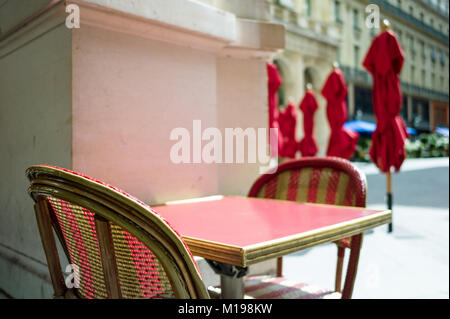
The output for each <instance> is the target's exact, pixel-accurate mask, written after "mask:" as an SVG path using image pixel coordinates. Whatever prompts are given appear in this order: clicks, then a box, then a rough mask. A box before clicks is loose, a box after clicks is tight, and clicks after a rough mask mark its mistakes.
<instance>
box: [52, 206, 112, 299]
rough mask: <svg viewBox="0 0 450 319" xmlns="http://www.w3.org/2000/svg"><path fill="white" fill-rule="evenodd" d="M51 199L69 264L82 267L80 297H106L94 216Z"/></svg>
mask: <svg viewBox="0 0 450 319" xmlns="http://www.w3.org/2000/svg"><path fill="white" fill-rule="evenodd" d="M48 200H49V202H50V204H51V207H52V208H53V211H54V212H55V215H56V217H57V220H58V223H59V226H60V228H61V231H62V234H63V236H64V240H65V242H66V244H67V249H68V252H69V256H70V263H71V264H74V265H76V266H78V267H79V276H80V288H79V289H78V291H79V293H80V295H81V296H82V297H84V298H89V299H91V298H106V297H107V294H106V286H105V280H104V277H103V269H102V264H101V260H100V250H99V246H98V240H97V234H96V232H95V225H94V214H93V213H91V212H89V211H87V210H86V209H83V208H82V207H79V206H76V205H73V204H70V203H68V202H66V201H63V200H60V199H55V198H52V197H48Z"/></svg>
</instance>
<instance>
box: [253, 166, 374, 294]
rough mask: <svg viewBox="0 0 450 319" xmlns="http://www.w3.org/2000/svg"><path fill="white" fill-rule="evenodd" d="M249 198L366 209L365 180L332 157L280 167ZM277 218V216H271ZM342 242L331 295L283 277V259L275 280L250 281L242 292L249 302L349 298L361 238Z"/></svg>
mask: <svg viewBox="0 0 450 319" xmlns="http://www.w3.org/2000/svg"><path fill="white" fill-rule="evenodd" d="M248 196H249V197H259V198H271V199H280V200H289V201H296V202H300V203H306V202H308V203H320V204H333V205H345V206H356V207H365V206H366V179H365V176H364V174H362V173H361V172H360V171H359V170H358V169H357V168H356V167H355V166H354V165H353V164H352V163H350V162H349V161H347V160H344V159H341V158H335V157H324V158H319V157H304V158H300V159H296V160H292V161H288V162H284V163H282V164H280V165H279V167H278V170H277V172H276V174H265V175H262V176H261V177H260V178H258V179H257V180H256V182H255V183H254V184H253V186H252V187H251V189H250V192H249V194H248ZM274 214H276V212H274ZM352 238H353V239H352V240H350V238H345V239H343V240H341V241H339V242H336V244H337V256H338V258H337V266H336V280H335V289H334V291H330V290H323V289H321V288H318V287H312V286H309V285H306V284H303V283H296V282H291V281H286V280H285V279H284V278H283V277H282V259H281V258H278V260H277V277H276V278H268V277H267V276H260V277H249V278H246V281H245V292H246V296H247V297H249V298H270V297H288V298H336V297H337V298H345V299H347V298H351V296H352V292H353V286H354V281H355V276H356V271H357V266H358V260H359V251H360V248H361V242H362V234H361V235H357V236H354V237H352ZM347 248H348V249H350V258H349V263H348V267H347V274H346V279H345V283H344V288H343V289H341V278H342V268H343V261H344V255H345V250H346V249H347Z"/></svg>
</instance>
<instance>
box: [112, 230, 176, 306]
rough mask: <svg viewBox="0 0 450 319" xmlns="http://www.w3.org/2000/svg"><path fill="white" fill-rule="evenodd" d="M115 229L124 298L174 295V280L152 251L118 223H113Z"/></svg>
mask: <svg viewBox="0 0 450 319" xmlns="http://www.w3.org/2000/svg"><path fill="white" fill-rule="evenodd" d="M111 232H112V235H113V242H114V251H115V254H116V261H117V268H118V271H119V278H120V284H121V289H122V295H123V297H124V298H174V295H173V291H172V289H171V286H170V282H169V280H168V278H167V276H166V274H165V272H164V270H163V269H162V267H161V265H160V264H159V263H158V261H157V259H156V258H155V257H154V256H153V254H152V252H151V251H150V250H149V249H148V248H147V247H146V246H145V245H143V244H142V242H141V241H139V240H138V239H137V238H136V237H134V236H132V235H131V234H130V233H128V232H127V231H125V230H123V229H121V228H120V227H119V226H117V225H114V224H111ZM130 269H133V271H130Z"/></svg>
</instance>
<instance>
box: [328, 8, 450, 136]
mask: <svg viewBox="0 0 450 319" xmlns="http://www.w3.org/2000/svg"><path fill="white" fill-rule="evenodd" d="M369 4H375V5H377V6H378V8H379V9H380V13H381V19H384V18H387V19H388V20H389V21H390V22H391V28H392V29H393V30H394V32H395V33H396V34H397V37H398V39H399V41H400V43H401V45H402V47H403V50H404V53H405V63H404V66H403V70H402V73H401V83H402V91H403V107H402V116H403V118H404V119H405V121H406V123H407V125H408V126H411V127H414V128H416V129H418V131H419V132H421V131H425V132H428V131H434V129H435V127H436V126H446V127H448V124H449V123H448V109H449V106H448V91H449V40H448V36H449V15H448V12H449V11H448V10H449V1H448V0H439V1H438V0H434V1H430V0H428V1H425V0H408V1H406V0H390V1H386V0H370V1H366V0H335V1H333V2H332V4H331V5H332V7H333V8H334V23H335V24H336V25H337V26H338V27H339V32H338V34H339V35H340V38H339V43H340V45H339V49H338V53H337V59H338V61H339V62H340V64H341V65H342V69H343V71H344V73H345V76H346V80H347V84H348V87H349V95H348V102H349V103H348V105H349V116H350V118H351V119H362V120H369V121H374V115H373V112H372V102H371V85H372V79H371V76H370V75H369V74H368V73H367V72H366V71H365V70H364V69H363V67H362V60H363V59H364V57H365V54H366V52H367V50H368V48H369V46H370V44H371V41H372V39H373V37H374V36H376V35H377V34H378V33H379V32H380V29H377V28H370V27H368V26H367V24H366V20H367V17H368V15H369V13H368V12H366V8H367V6H368V5H369Z"/></svg>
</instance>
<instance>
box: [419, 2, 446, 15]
mask: <svg viewBox="0 0 450 319" xmlns="http://www.w3.org/2000/svg"><path fill="white" fill-rule="evenodd" d="M421 1H422V2H423V3H425V4H426V5H427V6H429V7H430V8H432V9H433V10H435V11H437V12H438V13H440V14H441V15H443V16H445V17H447V19H448V11H445V10H442V8H441V7H439V6H438V5H437V4H435V3H433V2H431V1H430V0H421Z"/></svg>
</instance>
